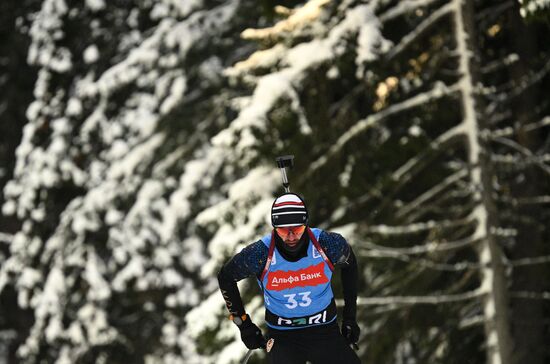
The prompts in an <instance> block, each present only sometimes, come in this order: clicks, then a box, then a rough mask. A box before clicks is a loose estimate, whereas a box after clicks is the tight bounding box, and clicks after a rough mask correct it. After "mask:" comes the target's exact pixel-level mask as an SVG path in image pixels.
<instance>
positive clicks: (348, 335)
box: [342, 320, 361, 348]
mask: <svg viewBox="0 0 550 364" xmlns="http://www.w3.org/2000/svg"><path fill="white" fill-rule="evenodd" d="M360 334H361V329H360V328H359V325H357V321H355V320H344V322H342V336H343V337H344V339H346V341H347V342H348V344H350V345H353V347H354V348H356V347H357V342H358V341H359V335H360Z"/></svg>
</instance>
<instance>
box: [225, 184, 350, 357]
mask: <svg viewBox="0 0 550 364" xmlns="http://www.w3.org/2000/svg"><path fill="white" fill-rule="evenodd" d="M271 222H272V225H273V227H274V229H273V230H272V232H271V234H269V235H266V236H264V237H263V238H262V239H260V240H258V241H257V242H255V243H252V244H250V245H248V246H247V247H245V248H244V249H243V250H242V251H241V252H239V253H238V254H236V255H235V256H234V257H232V258H231V259H230V260H229V261H228V262H226V264H225V265H224V266H223V267H222V269H221V270H220V272H219V274H218V281H219V285H220V290H221V292H222V295H223V298H224V300H225V303H226V306H227V308H228V310H229V313H230V316H229V317H230V319H231V320H232V321H233V322H234V323H235V324H236V325H237V327H238V328H239V330H240V334H241V339H242V341H243V342H244V344H245V345H246V347H247V348H249V349H257V348H266V338H264V336H263V334H262V332H261V330H260V329H259V328H258V326H256V325H255V324H254V323H253V322H252V319H251V318H250V316H249V315H248V314H247V313H246V311H245V308H244V306H243V302H242V299H241V296H240V293H239V289H238V287H237V282H238V281H240V280H241V279H244V278H247V277H251V276H254V277H256V278H257V280H258V283H259V285H260V287H261V289H262V293H263V296H264V306H265V321H266V324H267V330H268V332H267V338H268V339H269V340H268V341H267V348H266V349H267V352H268V354H267V356H268V358H269V362H270V363H277V364H283V363H284V364H294V363H296V364H297V363H300V364H303V363H305V362H306V361H309V362H311V363H313V364H322V363H331V364H334V363H350V364H351V363H360V360H359V358H358V356H357V354H356V353H355V351H354V350H352V348H351V347H350V345H356V343H357V341H358V339H359V333H360V329H359V326H358V325H357V320H356V310H357V281H358V273H357V271H358V270H357V262H356V259H355V255H354V253H353V250H352V248H351V246H350V245H349V244H348V243H347V242H346V240H345V239H344V238H343V237H342V236H341V235H339V234H336V233H332V232H328V231H324V230H321V229H317V228H310V227H309V226H308V211H307V208H306V205H305V203H304V201H303V199H302V198H300V196H298V195H296V194H293V193H285V194H283V195H281V196H280V197H278V198H277V199H276V200H275V201H274V203H273V206H272V208H271ZM334 268H340V269H341V271H342V274H341V277H342V287H343V293H344V309H343V317H342V326H341V330H339V327H338V323H337V312H336V304H335V302H334V295H333V292H332V288H331V279H332V276H333V271H334Z"/></svg>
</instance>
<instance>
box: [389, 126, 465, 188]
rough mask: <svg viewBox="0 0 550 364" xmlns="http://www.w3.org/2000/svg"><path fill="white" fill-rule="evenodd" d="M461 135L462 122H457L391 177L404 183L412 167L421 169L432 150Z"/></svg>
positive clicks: (446, 144)
mask: <svg viewBox="0 0 550 364" xmlns="http://www.w3.org/2000/svg"><path fill="white" fill-rule="evenodd" d="M462 135H464V126H463V124H459V125H457V126H455V127H454V128H451V129H449V130H448V131H446V132H445V133H443V134H441V135H440V136H438V137H437V138H436V139H435V140H434V141H432V142H431V143H430V145H429V146H428V147H427V148H426V149H425V150H424V151H423V152H422V153H419V154H418V155H417V156H415V157H414V158H411V159H409V160H408V161H407V163H405V164H404V165H403V166H401V167H399V168H398V169H397V170H396V171H395V172H394V173H393V174H392V179H393V180H394V181H399V182H400V184H404V183H405V182H406V181H408V180H409V179H410V178H411V177H412V170H413V168H415V167H418V168H417V169H421V167H422V166H423V165H424V164H427V162H428V161H429V158H428V157H429V156H431V155H432V154H433V152H434V151H439V150H442V149H443V147H446V146H448V145H449V144H450V143H452V142H453V141H455V140H457V138H458V137H460V136H462ZM419 166H420V167H419Z"/></svg>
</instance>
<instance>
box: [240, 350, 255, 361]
mask: <svg viewBox="0 0 550 364" xmlns="http://www.w3.org/2000/svg"><path fill="white" fill-rule="evenodd" d="M253 351H254V350H253V349H249V350H248V353H246V355H245V356H244V359H243V361H242V364H246V363H248V359H250V357H251V356H252V352H253Z"/></svg>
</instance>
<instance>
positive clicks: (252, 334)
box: [237, 315, 265, 349]
mask: <svg viewBox="0 0 550 364" xmlns="http://www.w3.org/2000/svg"><path fill="white" fill-rule="evenodd" d="M237 327H238V328H239V330H241V340H242V341H243V343H244V344H245V345H246V347H247V348H249V349H258V348H265V338H264V336H263V335H262V330H260V329H259V328H258V326H256V325H255V324H254V323H253V322H252V320H251V319H250V316H248V315H247V317H246V320H244V321H243V323H242V324H241V325H238V326H237Z"/></svg>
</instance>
